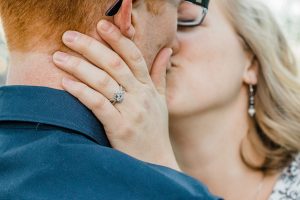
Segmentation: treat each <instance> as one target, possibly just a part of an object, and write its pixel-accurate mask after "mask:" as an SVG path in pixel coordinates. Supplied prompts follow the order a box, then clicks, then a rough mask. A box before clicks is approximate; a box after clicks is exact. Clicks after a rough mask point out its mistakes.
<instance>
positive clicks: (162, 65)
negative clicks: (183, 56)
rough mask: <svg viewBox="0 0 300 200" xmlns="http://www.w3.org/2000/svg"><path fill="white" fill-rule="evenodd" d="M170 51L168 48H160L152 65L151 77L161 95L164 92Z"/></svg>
mask: <svg viewBox="0 0 300 200" xmlns="http://www.w3.org/2000/svg"><path fill="white" fill-rule="evenodd" d="M172 53H173V51H172V49H170V48H166V49H163V50H161V51H160V53H159V54H158V56H157V57H156V59H155V61H154V64H153V66H152V70H151V78H152V81H153V84H154V86H155V87H156V89H157V91H158V92H159V93H160V94H161V95H165V94H166V72H167V66H168V65H169V64H170V57H171V55H172Z"/></svg>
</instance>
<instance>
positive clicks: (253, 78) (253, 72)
mask: <svg viewBox="0 0 300 200" xmlns="http://www.w3.org/2000/svg"><path fill="white" fill-rule="evenodd" d="M248 56H249V57H248V60H247V62H246V66H245V71H244V76H243V80H244V82H245V83H246V84H247V85H257V82H258V73H259V62H258V60H257V58H256V56H255V55H254V54H252V53H251V55H248Z"/></svg>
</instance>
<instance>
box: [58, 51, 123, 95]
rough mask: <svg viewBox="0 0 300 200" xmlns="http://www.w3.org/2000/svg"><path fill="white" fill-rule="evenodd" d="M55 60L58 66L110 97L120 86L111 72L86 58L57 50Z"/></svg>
mask: <svg viewBox="0 0 300 200" xmlns="http://www.w3.org/2000/svg"><path fill="white" fill-rule="evenodd" d="M53 62H54V63H55V64H56V66H57V67H59V68H60V69H62V70H64V71H65V72H67V73H69V74H71V75H72V76H74V77H75V78H77V79H79V80H80V81H82V82H83V83H84V84H86V85H89V86H90V87H92V88H93V89H94V90H96V91H98V92H100V93H101V94H103V95H104V96H105V97H106V98H108V99H110V98H112V97H113V95H114V93H115V91H117V90H118V88H119V84H118V83H117V82H116V81H115V80H114V79H113V78H112V77H111V76H110V75H109V74H107V73H106V72H105V71H103V70H101V69H99V68H97V67H95V66H94V65H92V64H90V63H89V62H87V61H85V60H84V59H81V58H78V57H75V56H71V55H68V54H66V53H63V52H55V53H54V55H53Z"/></svg>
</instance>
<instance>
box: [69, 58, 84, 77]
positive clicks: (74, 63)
mask: <svg viewBox="0 0 300 200" xmlns="http://www.w3.org/2000/svg"><path fill="white" fill-rule="evenodd" d="M81 64H82V61H81V59H80V58H76V57H72V58H71V59H70V60H69V66H70V68H71V70H72V73H78V72H79V68H80V66H81Z"/></svg>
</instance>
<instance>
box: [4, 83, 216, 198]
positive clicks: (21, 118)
mask: <svg viewBox="0 0 300 200" xmlns="http://www.w3.org/2000/svg"><path fill="white" fill-rule="evenodd" d="M153 148H155V144H153ZM0 199H1V200H2V199H5V200H8V199H13V200H18V199H30V200H35V199H38V200H43V199H51V200H54V199H55V200H56V199H57V200H58V199H68V200H69V199H84V200H92V199H103V200H110V199H117V200H122V199H129V200H147V199H149V200H150V199H151V200H154V199H163V200H171V199H178V200H180V199H188V200H192V199H205V200H213V199H217V198H215V197H213V196H212V195H211V194H209V192H208V191H207V189H206V188H205V187H204V186H203V185H202V184H201V183H199V182H198V181H196V180H195V179H193V178H191V177H189V176H186V175H184V174H182V173H179V172H176V171H174V170H171V169H169V168H166V167H162V166H158V165H153V164H149V163H145V162H142V161H139V160H136V159H134V158H132V157H130V156H128V155H126V154H123V153H121V152H119V151H117V150H114V149H112V148H111V147H110V144H109V141H108V140H107V138H106V136H105V132H104V129H103V127H102V125H101V124H100V123H99V122H98V120H97V119H96V118H95V116H94V115H93V114H92V113H91V112H90V111H89V110H88V109H87V108H86V107H85V106H84V105H82V104H81V103H80V102H79V101H78V100H76V99H75V98H74V97H72V96H71V95H69V94H68V93H66V92H64V91H61V90H55V89H51V88H46V87H32V86H5V87H1V88H0Z"/></svg>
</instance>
